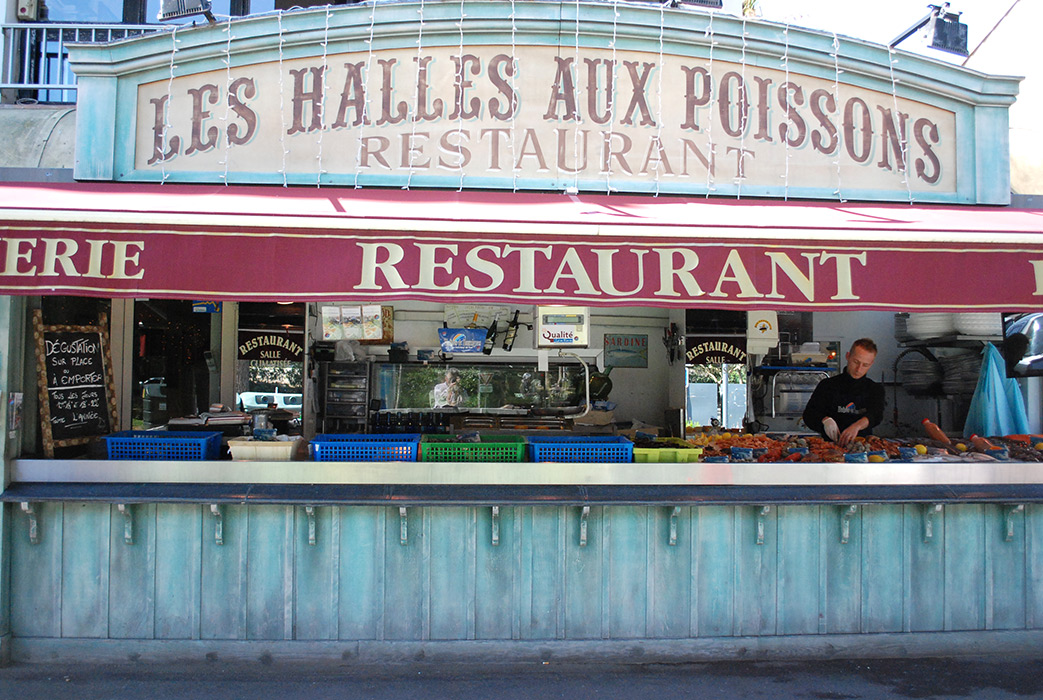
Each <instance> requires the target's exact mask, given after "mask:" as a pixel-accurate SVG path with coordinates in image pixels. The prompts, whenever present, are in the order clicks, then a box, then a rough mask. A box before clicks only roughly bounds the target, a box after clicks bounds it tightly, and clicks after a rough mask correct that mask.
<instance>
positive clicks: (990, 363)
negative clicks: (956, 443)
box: [963, 343, 1029, 437]
mask: <svg viewBox="0 0 1043 700" xmlns="http://www.w3.org/2000/svg"><path fill="white" fill-rule="evenodd" d="M982 354H983V355H984V356H985V359H984V360H983V361H982V364H981V375H980V376H979V377H978V386H977V387H975V389H974V396H972V397H971V405H970V409H969V410H968V412H967V422H966V423H965V424H964V426H963V436H964V437H970V436H971V435H982V436H989V435H1024V434H1025V433H1027V432H1029V422H1028V413H1027V412H1026V411H1025V397H1024V396H1022V395H1021V386H1020V385H1019V384H1018V380H1016V379H1012V378H1008V377H1007V369H1006V365H1005V364H1004V362H1003V357H1001V356H1000V353H999V350H997V349H996V346H995V345H993V344H992V343H989V344H987V345H986V346H985V349H984V350H982Z"/></svg>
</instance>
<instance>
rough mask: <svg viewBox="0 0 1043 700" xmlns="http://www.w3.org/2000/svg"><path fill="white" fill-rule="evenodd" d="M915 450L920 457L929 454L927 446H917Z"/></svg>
mask: <svg viewBox="0 0 1043 700" xmlns="http://www.w3.org/2000/svg"><path fill="white" fill-rule="evenodd" d="M914 449H915V450H916V454H918V455H925V454H927V447H926V445H916V446H915V448H914Z"/></svg>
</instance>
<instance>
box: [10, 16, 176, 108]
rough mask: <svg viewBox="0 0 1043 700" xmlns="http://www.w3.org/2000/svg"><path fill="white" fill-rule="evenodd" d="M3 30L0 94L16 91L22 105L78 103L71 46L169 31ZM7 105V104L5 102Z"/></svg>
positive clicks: (27, 25)
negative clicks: (0, 91) (69, 46)
mask: <svg viewBox="0 0 1043 700" xmlns="http://www.w3.org/2000/svg"><path fill="white" fill-rule="evenodd" d="M0 28H2V29H3V63H2V65H0V90H5V91H7V90H14V91H16V92H15V98H14V99H15V101H17V102H19V103H22V104H33V103H37V102H39V103H71V102H75V101H76V76H75V75H74V74H73V72H72V70H71V69H70V67H69V56H68V45H69V44H104V43H108V42H110V41H116V40H117V39H125V38H127V37H132V36H139V35H141V34H149V33H152V32H157V31H163V30H165V29H167V27H166V26H165V25H160V24H76V23H59V22H51V23H35V22H18V23H17V24H3V25H0ZM5 101H6V100H5Z"/></svg>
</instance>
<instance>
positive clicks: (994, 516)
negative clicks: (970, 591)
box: [984, 504, 1027, 630]
mask: <svg viewBox="0 0 1043 700" xmlns="http://www.w3.org/2000/svg"><path fill="white" fill-rule="evenodd" d="M984 509H985V561H986V598H985V601H986V609H985V626H986V628H987V629H998V630H1004V629H1025V620H1026V608H1025V606H1026V603H1027V597H1026V590H1025V581H1026V579H1025V573H1026V572H1025V551H1026V550H1025V524H1026V523H1025V513H1024V510H1021V511H1017V510H1014V506H1012V505H1000V504H989V505H986V506H984ZM1022 509H1024V506H1022ZM1008 516H1009V517H1010V518H1011V521H1012V525H1013V530H1012V532H1011V533H1009V534H1010V535H1011V538H1010V540H1008V539H1007V534H1008V533H1007V518H1008Z"/></svg>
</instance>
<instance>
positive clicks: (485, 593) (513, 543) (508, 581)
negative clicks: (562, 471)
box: [474, 507, 522, 639]
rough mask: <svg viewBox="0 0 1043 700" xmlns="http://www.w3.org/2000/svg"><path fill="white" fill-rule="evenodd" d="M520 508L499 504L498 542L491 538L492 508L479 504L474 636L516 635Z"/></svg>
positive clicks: (512, 636) (503, 637) (511, 636)
mask: <svg viewBox="0 0 1043 700" xmlns="http://www.w3.org/2000/svg"><path fill="white" fill-rule="evenodd" d="M521 510H522V509H521V508H510V507H501V508H500V513H499V528H498V529H499V544H496V545H494V544H493V539H492V531H493V512H492V508H478V509H477V511H478V518H477V523H478V525H477V528H478V529H477V532H476V533H475V559H476V563H475V591H474V593H475V595H474V635H475V638H477V639H517V638H518V637H519V634H520V631H519V623H518V611H519V610H521V606H520V602H521V595H520V594H521V591H520V585H521V576H520V570H519V569H520V564H521V542H520V537H519V533H520V530H521V522H520V519H519V518H518V513H519V512H520V511H521Z"/></svg>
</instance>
